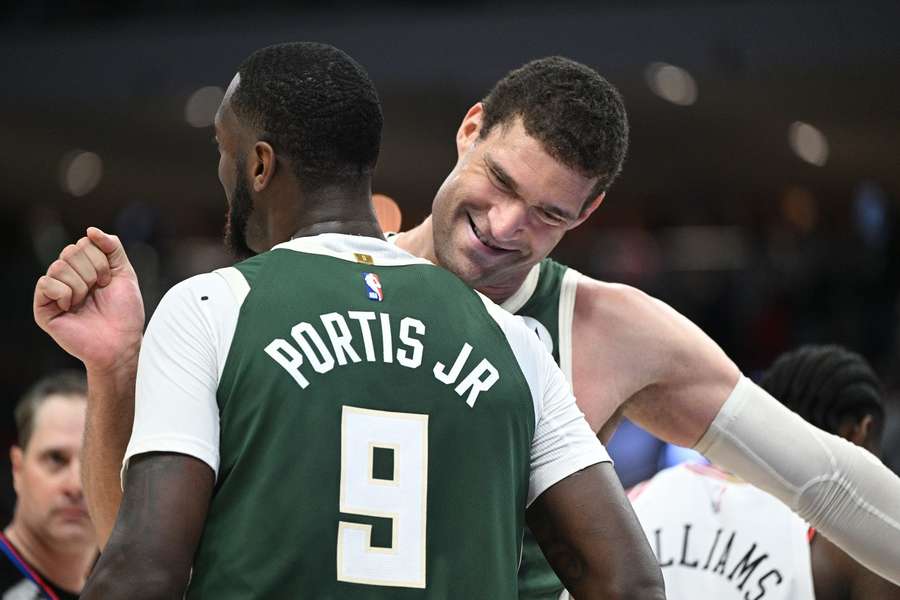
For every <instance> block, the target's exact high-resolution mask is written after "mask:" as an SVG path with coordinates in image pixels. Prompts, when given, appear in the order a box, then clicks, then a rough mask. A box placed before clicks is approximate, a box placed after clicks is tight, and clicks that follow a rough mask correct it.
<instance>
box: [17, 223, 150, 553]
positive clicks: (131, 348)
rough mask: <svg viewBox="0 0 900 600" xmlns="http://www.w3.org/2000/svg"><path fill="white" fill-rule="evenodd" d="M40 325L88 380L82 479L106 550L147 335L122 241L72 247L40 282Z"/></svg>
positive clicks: (97, 235)
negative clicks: (79, 363) (80, 364)
mask: <svg viewBox="0 0 900 600" xmlns="http://www.w3.org/2000/svg"><path fill="white" fill-rule="evenodd" d="M33 308H34V318H35V321H36V322H37V324H38V326H40V328H41V329H43V330H44V331H46V332H47V333H48V334H49V335H50V336H51V337H52V338H53V340H54V341H55V342H56V343H57V344H59V346H60V347H61V348H62V349H63V350H65V351H66V352H68V353H69V354H71V355H72V356H74V357H76V358H78V359H79V360H81V361H82V362H83V363H84V365H85V368H86V369H87V375H88V389H89V391H88V412H87V422H86V425H85V441H84V450H83V458H82V479H83V483H84V494H85V499H86V501H87V506H88V511H89V512H90V514H91V518H92V520H93V522H94V526H95V529H96V532H97V541H98V543H99V545H100V547H101V548H102V547H103V546H104V545H105V544H106V540H107V538H108V537H109V533H110V531H111V530H112V526H113V523H114V522H115V519H116V511H118V508H119V502H120V501H121V496H122V494H121V491H120V484H119V469H120V467H121V463H122V457H123V456H124V454H125V447H126V445H127V443H128V437H129V435H130V434H131V426H132V421H133V416H134V381H135V374H136V372H137V359H138V353H139V350H140V346H141V340H142V335H143V329H144V305H143V301H142V299H141V293H140V289H139V288H138V283H137V276H136V275H135V273H134V269H132V267H131V264H130V263H129V262H128V257H127V256H126V255H125V250H124V249H123V247H122V244H121V242H119V239H118V238H117V237H115V236H111V235H107V234H105V233H103V232H102V231H100V230H99V229H96V228H90V229H88V231H87V236H85V237H83V238H81V239H80V240H78V243H77V244H73V245H70V246H67V247H66V248H65V249H63V251H62V252H61V253H60V257H59V259H58V260H56V261H54V262H53V264H51V265H50V267H49V268H48V269H47V273H46V275H44V276H42V277H41V278H40V279H38V282H37V285H36V286H35V293H34V307H33Z"/></svg>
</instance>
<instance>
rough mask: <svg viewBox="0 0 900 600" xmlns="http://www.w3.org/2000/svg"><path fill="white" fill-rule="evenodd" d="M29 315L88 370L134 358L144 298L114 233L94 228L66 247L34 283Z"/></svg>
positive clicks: (139, 337)
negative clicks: (31, 311) (32, 314)
mask: <svg viewBox="0 0 900 600" xmlns="http://www.w3.org/2000/svg"><path fill="white" fill-rule="evenodd" d="M33 308H34V320H35V322H36V323H37V324H38V326H39V327H40V328H41V329H43V330H44V331H46V332H47V333H48V334H50V337H52V338H53V340H54V341H55V342H56V343H57V344H59V346H60V347H61V348H62V349H63V350H65V351H66V352H68V353H69V354H71V355H72V356H74V357H76V358H78V359H80V360H81V361H82V362H83V363H84V365H85V367H86V368H87V369H88V370H95V371H100V372H105V371H109V370H111V369H115V368H116V367H118V366H119V365H121V364H124V363H126V362H129V361H133V360H135V359H136V358H137V352H138V350H139V348H140V344H141V336H142V335H143V331H144V303H143V300H142V299H141V291H140V288H139V287H138V280H137V275H136V274H135V272H134V269H133V268H132V267H131V263H130V262H129V261H128V256H127V255H126V254H125V249H124V248H123V247H122V243H121V242H120V241H119V238H118V237H116V236H114V235H108V234H106V233H104V232H103V231H101V230H99V229H97V228H96V227H89V228H88V230H87V236H86V237H83V238H81V239H80V240H78V242H77V243H75V244H72V245H69V246H66V247H65V248H64V249H63V251H62V252H61V253H60V255H59V258H58V259H57V260H55V261H54V262H53V263H52V264H51V265H50V267H49V268H48V269H47V274H46V275H43V276H42V277H41V278H40V279H38V281H37V285H36V286H35V288H34V307H33Z"/></svg>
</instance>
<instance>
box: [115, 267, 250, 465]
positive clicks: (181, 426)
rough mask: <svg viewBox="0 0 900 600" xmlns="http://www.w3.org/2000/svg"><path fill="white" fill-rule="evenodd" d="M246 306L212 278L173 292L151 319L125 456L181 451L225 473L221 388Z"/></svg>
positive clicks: (185, 283)
mask: <svg viewBox="0 0 900 600" xmlns="http://www.w3.org/2000/svg"><path fill="white" fill-rule="evenodd" d="M239 309H240V305H239V303H238V301H237V299H236V298H235V296H234V294H233V292H232V290H231V288H230V287H229V285H228V283H227V282H226V280H225V278H224V277H223V276H222V275H219V274H217V273H206V274H203V275H198V276H196V277H192V278H190V279H188V280H186V281H183V282H181V283H179V284H178V285H176V286H175V287H173V288H172V289H171V290H169V292H168V293H167V294H166V295H165V296H164V297H163V299H162V301H160V303H159V306H158V307H157V308H156V311H155V312H154V314H153V318H152V319H151V320H150V325H149V326H148V327H147V333H146V334H145V336H144V341H143V344H142V346H141V354H140V357H139V359H138V373H137V384H136V390H135V407H134V428H133V430H132V432H131V440H130V441H129V442H128V449H127V450H126V451H125V459H124V462H123V467H122V474H123V481H124V473H125V470H126V469H127V467H128V461H129V459H130V458H131V457H133V456H136V455H138V454H143V453H146V452H177V453H180V454H187V455H189V456H193V457H195V458H198V459H200V460H202V461H203V462H205V463H206V464H208V465H209V466H210V468H211V469H212V470H213V472H215V473H216V474H218V469H219V407H218V404H217V402H216V390H217V388H218V383H219V376H220V375H221V372H222V368H223V367H224V364H225V359H226V358H227V354H228V349H229V347H230V346H231V339H232V337H233V336H234V329H235V327H236V325H237V315H238V311H239Z"/></svg>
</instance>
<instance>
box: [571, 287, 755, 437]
mask: <svg viewBox="0 0 900 600" xmlns="http://www.w3.org/2000/svg"><path fill="white" fill-rule="evenodd" d="M573 330H574V331H575V332H577V333H576V335H573V349H572V356H573V359H572V360H573V379H574V381H573V386H574V390H575V397H576V398H577V399H578V406H579V407H580V408H581V410H582V411H583V412H584V414H585V417H586V418H587V420H588V423H590V425H591V427H593V429H594V430H595V431H601V439H602V440H604V441H606V440H608V439H609V437H610V436H611V434H612V431H613V430H614V428H615V425H616V420H617V418H618V414H617V413H619V412H620V411H621V412H624V415H625V416H627V417H628V418H629V419H631V420H632V421H634V422H635V423H637V424H638V425H640V426H641V427H643V428H645V429H647V430H648V431H650V432H651V433H653V434H654V435H655V436H657V437H659V438H660V439H663V440H665V441H667V442H671V443H674V444H678V445H681V446H692V445H693V444H695V443H696V442H697V440H698V439H700V437H701V436H702V435H703V433H704V432H705V431H706V428H707V427H708V426H709V424H710V423H711V422H712V420H713V418H715V416H716V414H717V413H718V411H719V408H721V406H722V404H723V403H724V402H725V399H726V398H727V397H728V394H729V393H730V392H731V390H732V389H733V388H734V386H735V384H736V383H737V381H738V378H739V377H740V371H739V370H738V368H737V366H736V365H735V364H734V362H732V361H731V360H730V359H729V358H728V356H727V355H726V354H725V353H724V352H723V351H722V349H721V348H719V346H718V345H716V343H715V342H714V341H713V340H712V339H710V337H709V336H707V335H706V334H705V333H703V331H702V330H700V328H699V327H697V326H696V325H694V324H693V323H691V322H690V321H689V320H688V319H686V318H685V317H683V316H682V315H680V314H678V312H676V311H675V310H673V309H672V308H671V307H669V306H667V305H666V304H665V303H663V302H661V301H659V300H657V299H655V298H652V297H650V296H648V295H647V294H645V293H643V292H641V291H639V290H637V289H635V288H632V287H629V286H625V285H619V284H610V283H603V282H600V281H596V280H593V279H589V278H586V277H585V278H583V279H582V281H581V282H580V283H579V286H578V292H577V295H576V301H575V320H574V326H573ZM607 424H609V425H607Z"/></svg>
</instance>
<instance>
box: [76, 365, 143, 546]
mask: <svg viewBox="0 0 900 600" xmlns="http://www.w3.org/2000/svg"><path fill="white" fill-rule="evenodd" d="M137 353H138V349H134V351H133V358H131V357H129V359H128V360H126V361H123V363H122V365H121V366H120V367H119V368H118V369H115V370H112V371H105V372H102V373H96V372H91V371H88V409H87V417H86V420H85V430H84V447H83V449H82V460H81V464H82V468H81V479H82V482H83V484H84V496H85V501H86V503H87V506H88V511H89V513H90V515H91V520H92V521H93V523H94V530H95V531H96V533H97V542H98V544H99V546H100V549H101V550H103V548H104V547H105V546H106V542H107V540H108V539H109V536H110V533H111V532H112V529H113V525H114V524H115V522H116V514H117V513H118V511H119V504H120V503H121V502H122V487H121V483H120V479H119V472H120V469H121V468H122V457H124V456H125V448H126V447H127V446H128V438H129V436H130V435H131V425H132V423H133V421H134V383H135V376H136V374H137Z"/></svg>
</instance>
